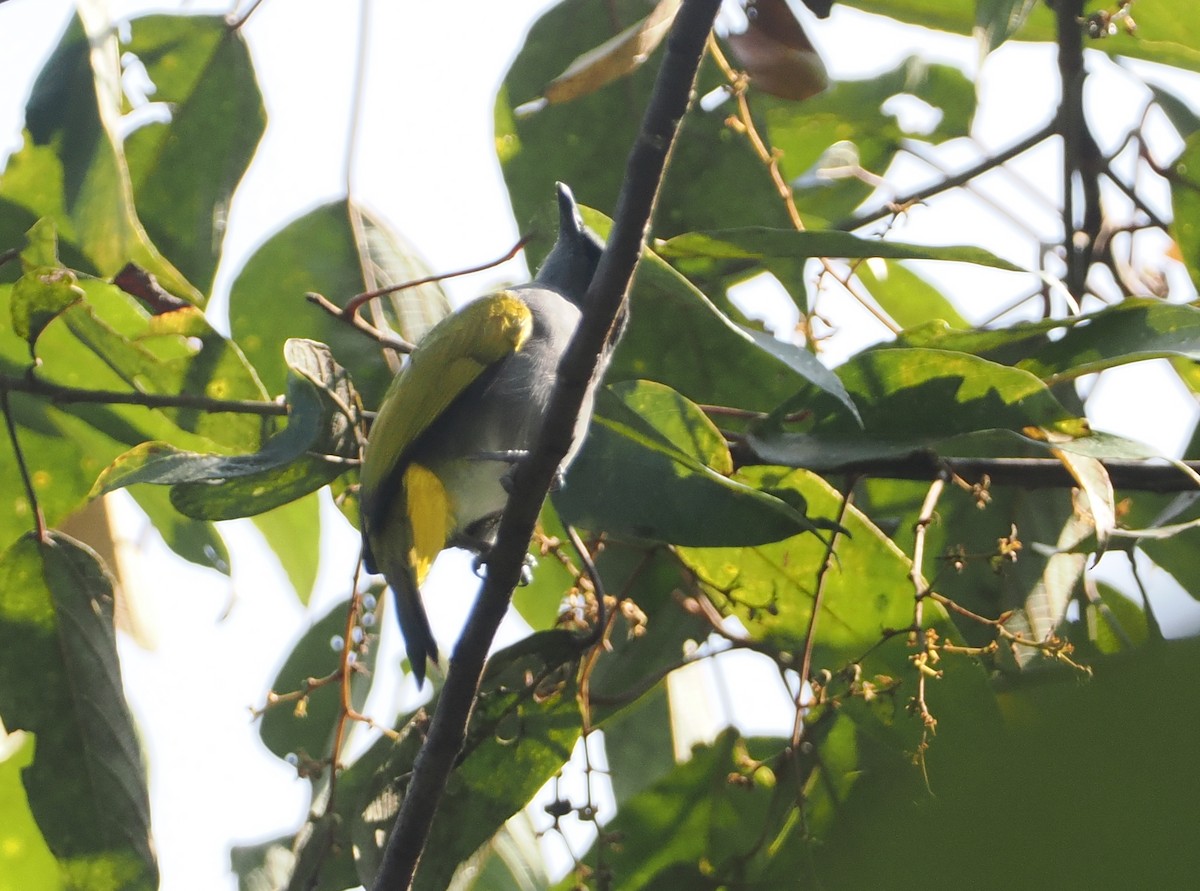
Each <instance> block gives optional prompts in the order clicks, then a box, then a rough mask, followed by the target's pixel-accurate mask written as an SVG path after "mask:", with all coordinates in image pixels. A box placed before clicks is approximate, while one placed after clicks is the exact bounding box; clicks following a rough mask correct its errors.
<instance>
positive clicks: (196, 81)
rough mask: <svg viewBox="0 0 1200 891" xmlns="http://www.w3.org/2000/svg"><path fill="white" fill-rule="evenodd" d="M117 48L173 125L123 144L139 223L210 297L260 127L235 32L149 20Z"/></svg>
mask: <svg viewBox="0 0 1200 891" xmlns="http://www.w3.org/2000/svg"><path fill="white" fill-rule="evenodd" d="M130 27H131V29H132V36H131V38H130V40H129V41H128V42H127V43H125V44H123V45H122V47H121V50H122V52H124V53H132V54H134V55H136V56H137V57H138V59H139V60H140V61H141V63H142V65H144V66H145V69H146V73H147V74H148V75H149V77H150V80H151V81H152V82H153V83H154V86H155V90H154V92H153V94H152V96H151V99H152V100H153V101H154V102H155V103H159V107H160V108H169V110H170V120H169V122H166V123H163V122H161V121H153V122H148V123H145V124H144V125H143V126H141V127H139V128H138V129H136V130H134V131H133V132H132V133H130V134H129V135H128V136H126V137H125V144H124V148H125V156H126V159H127V161H128V164H129V172H130V177H131V180H132V184H133V193H134V196H135V198H136V200H137V209H138V215H139V216H140V217H141V220H142V223H143V224H144V225H145V227H146V231H147V232H148V233H149V235H150V237H151V238H153V239H154V243H155V244H156V245H158V247H159V249H160V250H162V252H163V253H164V254H166V255H167V256H168V257H170V258H171V259H172V261H173V262H174V263H175V264H176V265H177V266H178V267H179V269H180V271H181V272H183V274H184V275H186V276H187V277H188V278H189V279H190V280H191V281H192V282H193V283H195V285H196V287H197V288H199V289H200V290H201V291H203V292H205V293H207V292H208V291H209V289H210V288H211V287H212V281H213V274H214V272H215V271H216V266H217V261H218V259H219V256H220V250H221V243H222V241H223V239H224V235H225V218H226V217H227V216H228V213H229V203H230V199H231V198H232V196H233V190H234V189H235V188H236V187H237V184H238V181H239V180H240V179H241V178H242V174H243V173H245V171H246V168H247V166H248V165H249V164H250V158H251V157H252V156H253V155H254V150H255V148H256V147H257V146H258V142H259V139H260V138H261V137H262V133H263V128H264V127H265V125H266V112H265V111H264V110H263V104H262V96H261V94H260V93H259V90H258V84H257V83H256V81H255V77H254V66H253V64H252V63H251V60H250V53H249V50H248V48H247V46H246V42H245V40H244V38H243V36H242V32H241V31H240V30H235V29H233V28H231V27H230V26H229V23H228V22H227V21H226V19H225V18H224V17H223V16H180V15H151V16H144V17H142V18H137V19H134V20H133V21H132V22H131V23H130Z"/></svg>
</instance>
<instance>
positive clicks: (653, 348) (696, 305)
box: [586, 212, 854, 412]
mask: <svg viewBox="0 0 1200 891" xmlns="http://www.w3.org/2000/svg"><path fill="white" fill-rule="evenodd" d="M586 219H587V221H588V224H589V225H591V226H592V227H593V228H595V229H596V230H597V231H599V232H606V231H607V229H608V225H609V221H608V220H607V219H604V218H602V217H600V215H598V214H596V213H594V212H589V213H587V214H586ZM629 318H630V321H629V326H628V328H627V329H626V331H625V336H624V337H623V338H622V339H621V343H620V344H619V345H618V346H617V350H616V352H615V353H614V354H613V361H612V364H611V365H610V366H609V369H608V372H607V374H606V378H605V379H606V380H608V381H610V382H615V381H619V380H621V379H623V378H624V379H639V378H645V379H651V380H655V381H658V382H659V383H663V384H666V385H667V386H669V387H671V388H672V389H675V390H677V391H678V392H680V393H682V394H683V395H684V396H686V397H687V398H688V399H690V400H692V401H693V402H697V403H701V404H706V405H732V406H737V407H739V408H745V409H749V410H751V411H754V410H758V411H770V410H771V409H773V408H774V407H775V406H777V405H778V404H779V403H780V402H781V401H783V400H784V399H786V398H787V397H789V396H791V395H792V394H793V393H794V392H795V391H796V390H797V389H798V388H800V387H803V386H805V385H806V384H810V383H811V384H815V385H816V386H817V387H819V388H820V389H822V390H825V391H827V392H829V393H831V394H833V395H834V396H835V397H836V398H838V399H840V400H841V401H842V403H843V404H844V405H845V406H846V407H847V408H848V409H849V410H850V411H851V412H853V411H854V404H853V402H852V401H850V399H849V397H848V395H847V394H846V392H845V388H844V387H843V386H842V385H841V383H840V382H839V381H838V380H837V377H836V375H834V374H833V373H832V372H830V371H829V370H828V369H827V368H825V366H823V365H821V364H820V362H819V361H817V359H816V358H815V357H813V356H812V355H811V354H807V353H806V352H805V351H804V350H801V349H799V348H797V347H792V346H790V345H789V344H785V343H782V342H779V341H776V340H774V339H773V338H770V337H768V336H766V335H763V334H762V332H755V331H751V330H750V329H747V328H744V327H742V326H741V325H737V324H735V323H734V322H733V321H732V320H730V319H729V317H728V316H726V315H725V314H724V313H722V312H721V311H720V310H719V309H718V308H717V307H716V306H714V305H713V304H712V302H711V301H709V299H708V298H707V297H705V296H704V294H702V293H701V292H700V291H699V290H697V289H696V287H695V286H694V285H692V284H691V283H690V282H689V281H688V280H687V279H685V278H684V277H683V276H682V275H680V274H679V273H678V272H676V271H675V270H674V269H672V268H671V267H670V266H668V265H667V264H666V263H665V262H663V260H662V259H661V258H660V257H659V256H658V255H656V254H655V253H654V252H653V251H651V250H649V249H644V250H643V251H642V261H641V264H640V265H639V266H638V275H637V279H636V283H635V285H634V288H633V294H632V296H631V298H630V310H629ZM664 343H675V344H686V345H687V349H670V350H665V349H663V347H662V345H663V344H664ZM748 383H752V386H747V384H748Z"/></svg>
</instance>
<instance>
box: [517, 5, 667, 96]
mask: <svg viewBox="0 0 1200 891" xmlns="http://www.w3.org/2000/svg"><path fill="white" fill-rule="evenodd" d="M680 2H681V0H659V3H658V5H657V6H655V7H654V9H653V10H652V11H651V13H650V14H649V15H648V16H646V17H645V18H644V19H642V20H641V21H639V22H636V23H634V24H632V25H630V26H629V27H628V28H626V29H625V30H624V31H622V32H621V33H620V34H618V35H616V36H615V37H613V38H611V39H609V40H606V41H604V43H602V44H600V45H599V46H598V47H596V48H595V49H593V50H589V51H588V52H586V53H584V54H583V55H582V56H579V57H578V58H577V59H575V61H573V62H572V63H571V64H570V65H568V66H567V70H566V71H564V72H563V73H562V74H560V75H559V76H558V77H556V78H554V80H552V81H550V83H549V84H548V85H547V86H546V90H545V92H544V93H543V94H542V96H543V99H544V100H545V102H548V103H558V102H570V101H571V100H572V99H578V98H580V97H581V96H587V95H588V94H589V93H594V92H596V90H598V89H600V88H601V87H603V86H605V85H606V84H609V83H612V82H613V81H614V80H617V79H618V78H621V77H624V76H625V75H627V74H631V73H632V72H634V71H636V70H637V69H638V68H640V67H641V65H642V63H643V62H645V61H646V60H647V59H648V58H650V55H651V54H652V53H653V52H654V51H655V50H656V49H657V48H658V45H659V44H660V43H662V42H663V38H665V37H666V36H667V32H668V31H669V30H670V29H671V23H672V22H673V21H675V13H677V12H678V11H679V6H680ZM533 110H536V109H533Z"/></svg>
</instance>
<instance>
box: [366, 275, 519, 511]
mask: <svg viewBox="0 0 1200 891" xmlns="http://www.w3.org/2000/svg"><path fill="white" fill-rule="evenodd" d="M532 332H533V317H532V315H531V314H530V311H529V307H528V306H527V305H526V304H525V302H524V301H523V300H521V299H520V298H519V297H517V296H516V294H514V293H513V292H512V291H498V292H496V293H495V294H489V295H488V296H486V297H481V298H480V299H478V300H476V301H474V302H472V303H468V304H467V305H466V306H464V307H463V308H462V309H460V310H459V311H458V312H456V313H454V314H453V315H449V316H447V317H446V318H444V319H442V321H440V322H438V324H437V325H435V326H434V327H433V329H432V330H430V332H429V333H428V334H426V335H425V337H424V338H423V339H422V340H421V343H420V344H419V345H418V346H417V349H416V350H414V351H413V354H412V356H410V357H409V361H408V365H406V366H405V368H404V370H403V371H402V372H400V374H398V375H396V377H395V379H394V380H393V381H392V384H391V386H390V387H389V388H388V391H387V395H385V396H384V398H383V404H382V405H381V406H380V409H379V415H378V416H377V417H376V418H375V423H374V424H373V425H372V427H371V436H370V440H369V442H368V443H367V452H366V458H365V460H364V462H363V466H362V484H363V488H364V490H365V491H366V492H367V493H374V492H375V491H377V489H378V487H379V486H381V485H382V484H383V483H384V481H385V480H386V479H387V478H388V477H389V476H390V475H391V473H392V471H393V469H395V468H396V467H397V466H398V465H399V464H400V463H401V462H402V461H403V459H404V456H405V454H406V453H407V452H408V450H409V449H410V448H411V447H412V444H413V443H414V442H415V441H416V440H417V437H419V436H420V435H421V434H422V433H424V432H425V430H427V429H428V428H429V425H430V424H432V423H433V422H434V421H435V420H437V419H438V418H439V417H440V416H441V415H442V413H443V412H445V411H446V409H447V408H448V407H449V405H450V403H452V402H453V401H454V400H455V399H457V398H458V397H459V395H460V394H461V393H462V392H463V390H465V389H466V388H467V387H469V386H470V385H471V383H472V382H473V381H474V380H475V379H476V378H477V377H479V375H480V374H482V373H483V372H484V371H485V370H486V369H487V368H488V367H489V366H491V365H493V364H495V363H496V362H499V361H500V360H501V359H503V358H505V357H506V356H510V355H512V354H513V353H515V352H517V351H518V350H520V349H521V347H522V346H523V345H524V344H525V341H526V340H528V339H529V335H530V334H531V333H532Z"/></svg>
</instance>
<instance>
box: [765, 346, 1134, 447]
mask: <svg viewBox="0 0 1200 891" xmlns="http://www.w3.org/2000/svg"><path fill="white" fill-rule="evenodd" d="M838 375H839V376H840V377H841V378H842V381H843V382H844V383H845V385H846V389H847V390H848V391H849V392H850V395H851V397H852V398H853V399H854V402H855V404H856V405H857V406H858V407H859V410H860V412H861V414H862V419H863V426H864V428H865V430H863V431H860V429H859V427H858V425H857V424H856V423H855V422H854V419H853V418H851V417H849V416H847V414H846V412H845V411H844V409H842V408H841V406H840V404H838V403H837V402H835V401H834V400H833V399H831V398H830V397H828V396H826V395H824V394H820V395H815V394H803V393H802V394H800V395H799V396H797V397H796V398H795V399H793V400H791V401H790V402H789V403H787V404H785V405H784V406H783V407H782V408H781V412H786V411H793V410H800V409H806V410H807V411H808V412H809V416H808V419H807V420H806V421H805V422H803V424H802V426H804V427H805V428H806V429H805V430H804V431H803V432H784V433H778V434H775V433H770V432H764V433H763V434H762V435H761V436H756V437H754V438H753V444H754V448H755V450H756V452H757V453H758V455H759V457H760V458H762V459H763V460H764V461H766V462H768V463H776V464H788V465H792V466H802V467H810V468H813V469H832V468H836V467H844V466H847V465H850V464H853V463H854V462H856V461H865V460H872V459H879V458H896V457H901V456H904V455H911V454H914V453H918V452H929V451H931V452H934V453H936V454H940V455H943V456H946V455H952V454H953V455H975V454H980V453H982V454H992V455H996V456H1001V455H1015V456H1019V455H1022V454H1026V453H1028V451H1029V449H1036V450H1039V451H1044V450H1046V449H1048V448H1051V447H1053V448H1067V449H1071V450H1074V451H1079V452H1081V453H1087V454H1089V455H1091V456H1092V457H1103V456H1104V455H1105V454H1109V455H1112V454H1114V451H1115V450H1121V449H1125V448H1126V447H1127V444H1126V442H1125V441H1124V440H1120V439H1118V438H1116V437H1105V436H1101V435H1097V434H1091V432H1090V431H1089V429H1088V427H1087V424H1086V422H1085V421H1083V420H1082V419H1079V418H1077V417H1075V416H1073V415H1072V414H1071V413H1070V412H1068V411H1067V409H1066V408H1064V407H1063V405H1062V404H1061V403H1059V401H1058V400H1057V399H1055V398H1054V396H1053V395H1052V394H1051V393H1050V391H1049V390H1048V389H1047V388H1046V385H1045V384H1043V383H1042V382H1041V381H1040V380H1039V379H1038V378H1036V377H1034V376H1033V375H1032V374H1030V373H1029V372H1027V371H1022V370H1020V369H1016V368H1009V367H1008V366H1005V365H998V364H996V363H994V362H988V361H987V360H985V359H980V358H978V357H976V356H970V355H967V354H965V353H955V352H949V351H942V350H929V349H918V348H908V349H879V350H869V351H867V352H865V353H860V354H859V355H858V356H855V357H854V358H853V359H851V360H850V361H848V362H847V363H846V364H844V365H843V366H841V368H839V369H838ZM1039 430H1045V431H1047V432H1046V433H1039V432H1038V431H1039ZM1049 437H1053V438H1054V440H1055V441H1054V443H1053V444H1052V445H1051V444H1050V443H1049V442H1047V441H1046V440H1047V438H1049Z"/></svg>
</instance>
